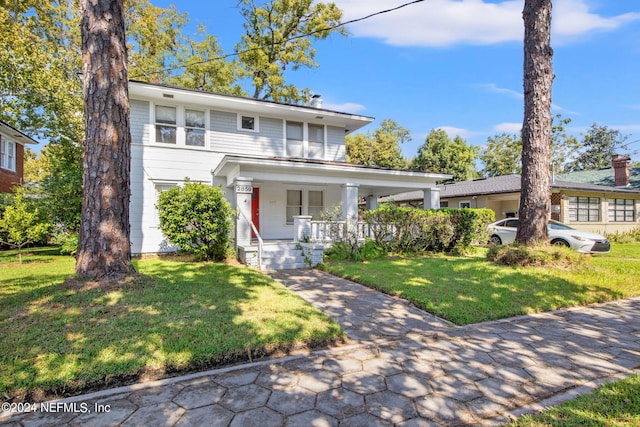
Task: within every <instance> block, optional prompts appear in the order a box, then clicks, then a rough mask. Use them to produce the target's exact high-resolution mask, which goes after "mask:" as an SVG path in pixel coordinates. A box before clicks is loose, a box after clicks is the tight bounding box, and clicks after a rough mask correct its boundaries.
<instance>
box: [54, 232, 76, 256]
mask: <svg viewBox="0 0 640 427" xmlns="http://www.w3.org/2000/svg"><path fill="white" fill-rule="evenodd" d="M55 244H56V245H60V253H61V254H62V255H71V256H76V253H77V252H78V233H63V234H59V235H57V236H56V237H55Z"/></svg>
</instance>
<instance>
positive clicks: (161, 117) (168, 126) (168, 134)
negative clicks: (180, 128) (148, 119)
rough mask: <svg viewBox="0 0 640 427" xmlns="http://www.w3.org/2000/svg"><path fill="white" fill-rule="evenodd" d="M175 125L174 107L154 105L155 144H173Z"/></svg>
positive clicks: (176, 123)
mask: <svg viewBox="0 0 640 427" xmlns="http://www.w3.org/2000/svg"><path fill="white" fill-rule="evenodd" d="M177 125H178V121H177V110H176V107H166V106H163V105H156V142H164V143H165V144H175V143H176V133H177Z"/></svg>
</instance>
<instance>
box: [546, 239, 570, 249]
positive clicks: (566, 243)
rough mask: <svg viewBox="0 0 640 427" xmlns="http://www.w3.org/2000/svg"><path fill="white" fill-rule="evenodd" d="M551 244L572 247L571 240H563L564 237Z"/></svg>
mask: <svg viewBox="0 0 640 427" xmlns="http://www.w3.org/2000/svg"><path fill="white" fill-rule="evenodd" d="M551 244H552V245H553V246H564V247H565V248H570V247H571V245H570V244H569V242H567V241H566V240H562V239H556V240H554V241H552V242H551Z"/></svg>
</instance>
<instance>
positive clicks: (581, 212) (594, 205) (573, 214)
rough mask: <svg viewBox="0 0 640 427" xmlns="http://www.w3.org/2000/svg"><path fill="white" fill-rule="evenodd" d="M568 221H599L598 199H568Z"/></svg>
mask: <svg viewBox="0 0 640 427" xmlns="http://www.w3.org/2000/svg"><path fill="white" fill-rule="evenodd" d="M569 221H572V222H578V221H579V222H598V221H600V198H598V197H569Z"/></svg>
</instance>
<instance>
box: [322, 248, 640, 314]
mask: <svg viewBox="0 0 640 427" xmlns="http://www.w3.org/2000/svg"><path fill="white" fill-rule="evenodd" d="M639 248H640V244H638V243H636V244H628V245H620V246H618V245H614V248H613V250H612V253H611V254H610V255H609V256H606V257H601V256H594V257H592V258H591V259H590V260H589V262H588V263H587V267H586V268H581V269H579V270H568V269H557V268H556V269H554V268H532V267H527V268H513V267H502V266H497V265H494V264H492V263H489V262H487V261H486V259H485V254H486V251H484V250H480V251H478V252H477V253H476V254H475V255H474V256H469V257H446V256H424V257H387V258H382V259H378V260H373V261H369V262H364V263H352V262H346V261H340V262H337V261H329V262H327V263H326V264H325V269H326V270H327V271H329V272H330V273H332V274H336V275H338V276H342V277H345V278H348V279H351V280H354V281H357V282H359V283H362V284H364V285H367V286H370V287H372V288H374V289H379V290H381V291H383V292H386V293H389V294H393V295H398V296H400V297H402V298H405V299H407V300H410V301H411V302H413V303H414V304H416V305H417V306H418V307H421V308H423V309H425V310H427V311H429V312H431V313H433V314H435V315H437V316H440V317H443V318H445V319H448V320H450V321H451V322H453V323H455V324H458V325H465V324H470V323H477V322H482V321H487V320H495V319H502V318H508V317H513V316H517V315H522V314H530V313H538V312H544V311H549V310H555V309H559V308H564V307H572V306H577V305H585V304H591V303H598V302H604V301H611V300H615V299H620V298H625V297H632V296H638V295H640V282H639V281H637V280H632V279H631V278H635V277H640V249H639ZM629 258H632V259H629Z"/></svg>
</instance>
